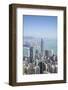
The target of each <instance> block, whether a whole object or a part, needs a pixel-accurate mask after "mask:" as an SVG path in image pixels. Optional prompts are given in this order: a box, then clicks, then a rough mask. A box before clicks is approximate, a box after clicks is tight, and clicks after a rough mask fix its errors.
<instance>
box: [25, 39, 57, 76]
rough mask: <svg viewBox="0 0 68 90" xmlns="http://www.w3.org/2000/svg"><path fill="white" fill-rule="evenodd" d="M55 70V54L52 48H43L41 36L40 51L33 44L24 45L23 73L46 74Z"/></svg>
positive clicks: (55, 71)
mask: <svg viewBox="0 0 68 90" xmlns="http://www.w3.org/2000/svg"><path fill="white" fill-rule="evenodd" d="M57 71H58V63H57V56H56V55H55V54H54V52H53V50H44V41H43V39H42V38H41V44H40V51H39V50H38V49H37V48H36V49H35V47H34V46H30V45H26V44H25V45H24V56H23V74H48V73H57Z"/></svg>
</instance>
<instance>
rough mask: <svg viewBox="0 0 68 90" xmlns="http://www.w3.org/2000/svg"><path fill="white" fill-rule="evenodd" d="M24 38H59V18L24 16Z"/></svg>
mask: <svg viewBox="0 0 68 90" xmlns="http://www.w3.org/2000/svg"><path fill="white" fill-rule="evenodd" d="M23 18H24V36H32V37H45V38H52V39H56V38H57V16H32V15H24V17H23Z"/></svg>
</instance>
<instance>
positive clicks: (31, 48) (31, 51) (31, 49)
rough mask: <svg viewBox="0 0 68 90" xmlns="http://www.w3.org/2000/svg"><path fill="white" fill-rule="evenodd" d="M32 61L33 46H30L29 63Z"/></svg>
mask: <svg viewBox="0 0 68 90" xmlns="http://www.w3.org/2000/svg"><path fill="white" fill-rule="evenodd" d="M32 61H33V47H30V63H32Z"/></svg>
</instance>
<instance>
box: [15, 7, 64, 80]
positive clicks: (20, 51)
mask: <svg viewBox="0 0 68 90" xmlns="http://www.w3.org/2000/svg"><path fill="white" fill-rule="evenodd" d="M24 14H26V15H42V16H43V15H48V16H58V28H57V30H58V33H57V35H58V36H57V37H58V38H57V39H58V44H57V46H58V73H57V74H42V75H41V74H40V75H23V73H22V70H23V66H22V65H23V48H22V46H23V40H22V39H23V15H24ZM16 26H17V47H16V48H17V57H16V58H17V59H16V60H17V64H16V67H17V74H16V75H17V77H16V81H17V82H33V81H50V80H63V11H62V10H61V11H59V10H44V9H43V10H40V9H27V8H23V9H22V8H18V9H17V25H16Z"/></svg>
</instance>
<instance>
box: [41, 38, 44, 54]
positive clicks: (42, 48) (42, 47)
mask: <svg viewBox="0 0 68 90" xmlns="http://www.w3.org/2000/svg"><path fill="white" fill-rule="evenodd" d="M43 44H44V42H43V38H41V54H42V55H43V50H44V46H43Z"/></svg>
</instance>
